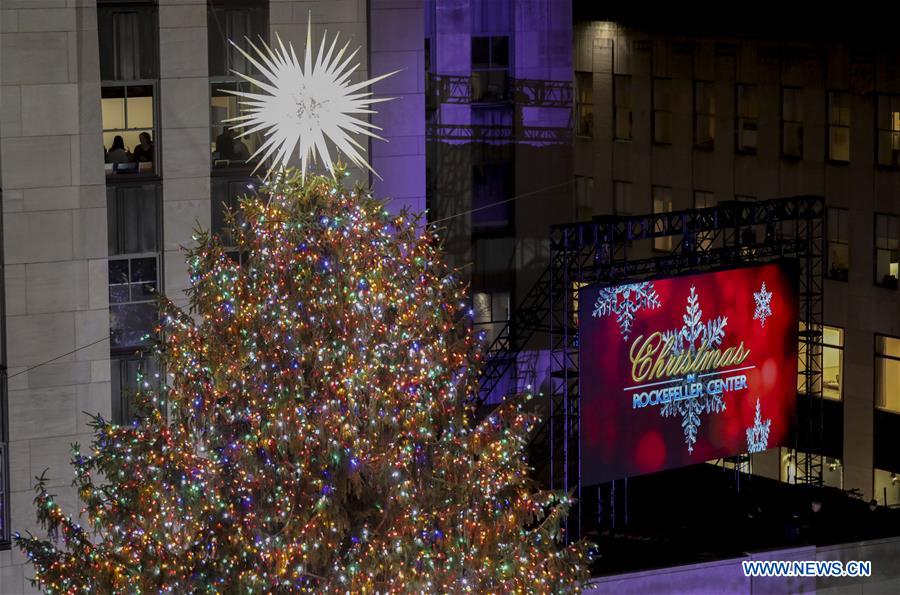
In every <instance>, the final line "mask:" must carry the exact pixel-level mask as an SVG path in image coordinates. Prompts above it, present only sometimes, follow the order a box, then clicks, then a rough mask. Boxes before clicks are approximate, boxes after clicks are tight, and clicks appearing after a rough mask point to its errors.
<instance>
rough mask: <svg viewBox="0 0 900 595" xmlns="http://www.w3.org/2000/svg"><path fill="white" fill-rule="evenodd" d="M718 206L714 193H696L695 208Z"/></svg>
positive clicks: (698, 191) (697, 191) (701, 191)
mask: <svg viewBox="0 0 900 595" xmlns="http://www.w3.org/2000/svg"><path fill="white" fill-rule="evenodd" d="M714 206H716V199H715V196H714V195H713V193H712V192H704V191H703V190H695V191H694V208H695V209H705V208H708V207H714Z"/></svg>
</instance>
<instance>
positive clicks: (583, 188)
mask: <svg viewBox="0 0 900 595" xmlns="http://www.w3.org/2000/svg"><path fill="white" fill-rule="evenodd" d="M593 215H594V178H592V177H589V176H575V219H576V220H577V221H586V220H589V219H590V218H591V217H592V216H593Z"/></svg>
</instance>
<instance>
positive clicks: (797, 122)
mask: <svg viewBox="0 0 900 595" xmlns="http://www.w3.org/2000/svg"><path fill="white" fill-rule="evenodd" d="M788 93H791V94H794V93H796V96H795V99H796V105H795V106H794V107H796V109H797V112H799V113H797V114H795V118H797V119H790V120H789V119H787V114H786V113H785V112H786V111H787V110H785V97H786V95H787V94H788ZM802 94H803V88H802V87H792V86H790V85H782V86H781V105H780V108H781V114H780V115H781V138H780V139H779V140H780V142H779V145H780V146H779V153H780V154H781V158H782V159H787V160H791V161H802V160H803V152H804V149H805V147H804V142H803V140H804V126H805V124H804V119H803V97H802ZM786 125H794V126H796V127H797V131H798V132H799V135H798V142H799V145H800V146H799V154H797V155H794V154H792V153H788V152H787V151H786V150H785V144H786V143H785V139H786V134H787V126H786Z"/></svg>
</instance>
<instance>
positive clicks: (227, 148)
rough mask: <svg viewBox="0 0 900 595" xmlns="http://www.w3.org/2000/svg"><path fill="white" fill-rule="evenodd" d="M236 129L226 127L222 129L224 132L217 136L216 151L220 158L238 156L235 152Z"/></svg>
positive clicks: (234, 157) (229, 158)
mask: <svg viewBox="0 0 900 595" xmlns="http://www.w3.org/2000/svg"><path fill="white" fill-rule="evenodd" d="M234 141H235V138H234V130H232V129H231V128H227V127H226V128H224V129H223V130H222V134H220V135H219V136H217V137H216V153H218V154H219V157H218V158H219V159H228V160H232V159H236V158H237V157H236V156H235V154H234Z"/></svg>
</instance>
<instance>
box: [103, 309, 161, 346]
mask: <svg viewBox="0 0 900 595" xmlns="http://www.w3.org/2000/svg"><path fill="white" fill-rule="evenodd" d="M158 318H159V315H158V313H157V306H156V303H155V302H144V303H139V304H121V305H112V306H110V308H109V329H110V346H111V347H112V348H113V349H120V348H126V347H140V346H142V345H146V343H147V340H144V339H143V338H144V336H145V335H149V334H150V332H152V330H153V328H154V326H156V323H157V321H158Z"/></svg>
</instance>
